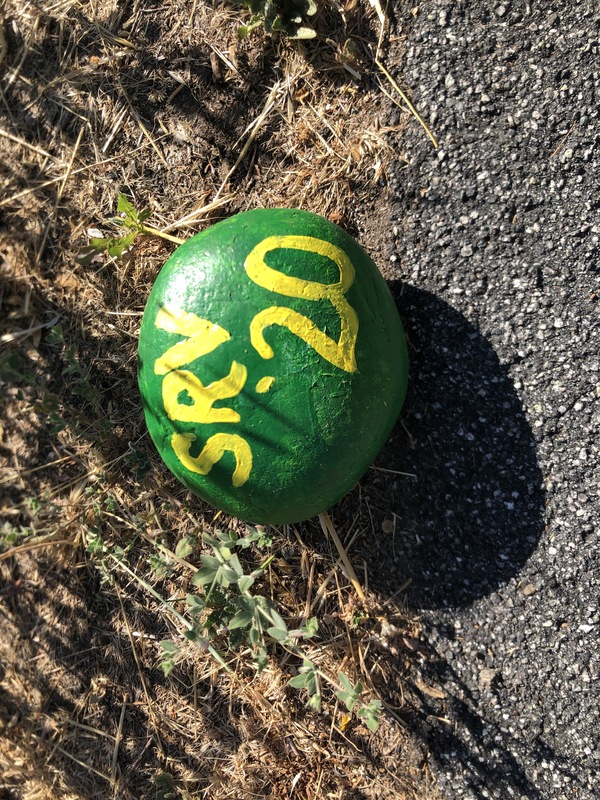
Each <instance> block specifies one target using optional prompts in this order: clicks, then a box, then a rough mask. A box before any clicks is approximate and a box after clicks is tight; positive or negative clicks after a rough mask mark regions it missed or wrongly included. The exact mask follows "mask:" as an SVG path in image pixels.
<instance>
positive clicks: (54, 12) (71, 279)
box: [0, 0, 432, 800]
mask: <svg viewBox="0 0 600 800" xmlns="http://www.w3.org/2000/svg"><path fill="white" fill-rule="evenodd" d="M3 9H4V10H3V12H2V17H0V30H2V32H3V38H2V39H0V113H1V115H2V120H1V123H0V305H1V307H2V316H1V330H0V337H1V338H0V344H1V345H2V348H3V349H2V353H1V355H0V367H1V372H2V378H3V382H2V400H1V402H2V408H3V413H2V422H1V423H0V454H1V456H2V461H1V462H0V514H1V517H2V525H3V528H2V534H1V536H2V537H3V541H4V545H5V552H4V554H3V556H2V559H1V560H0V576H1V578H0V632H1V633H0V665H1V666H0V689H1V693H0V796H1V797H7V798H23V799H24V800H34V799H35V800H38V799H39V800H46V798H48V800H50V798H56V797H60V798H65V799H67V798H77V799H79V798H86V800H91V798H102V799H104V798H109V797H121V798H129V797H132V798H133V797H137V798H142V797H143V798H146V797H147V798H151V797H161V796H162V797H165V798H166V797H169V796H171V795H169V793H168V791H170V789H169V786H172V792H173V794H172V796H174V797H182V798H185V797H210V798H215V800H221V799H223V800H224V798H236V800H241V799H242V798H253V797H297V798H307V799H308V798H311V799H312V798H327V797H336V798H337V797H356V798H401V797H416V796H419V797H420V798H425V797H427V796H429V793H430V792H431V791H432V790H431V787H430V781H429V778H428V775H427V772H426V769H425V768H424V767H422V765H421V763H420V761H419V756H418V755H417V754H416V751H415V749H414V744H413V742H412V740H411V737H410V735H409V734H408V732H407V731H406V730H405V728H404V726H403V724H402V722H401V718H400V716H398V709H399V708H400V707H401V706H402V704H403V703H404V702H405V700H404V696H403V693H404V689H403V686H404V678H405V675H407V674H409V671H410V669H411V663H412V662H413V661H414V659H415V658H416V655H415V653H416V652H418V647H416V646H415V642H416V641H417V638H418V632H417V628H416V626H415V625H414V624H413V623H412V622H411V621H410V620H408V619H407V615H406V613H405V612H404V610H403V609H402V607H401V606H399V605H398V603H397V600H386V599H385V598H381V597H377V596H375V595H374V594H373V593H372V592H369V589H368V579H367V580H365V579H364V577H363V575H364V574H363V571H362V570H361V569H359V565H357V564H355V565H354V566H355V568H356V569H357V572H358V573H359V576H360V578H361V581H362V583H363V585H364V588H365V591H366V594H367V601H368V603H367V611H366V612H364V619H363V620H362V622H361V623H360V624H355V621H356V613H357V611H358V610H359V605H358V604H357V600H356V595H355V592H354V590H353V588H352V585H351V583H350V581H349V580H348V579H347V577H346V576H345V575H344V573H343V571H342V565H341V563H340V559H339V558H338V555H337V552H335V551H333V550H331V549H330V545H329V544H328V542H326V541H324V540H323V537H322V535H321V534H320V531H319V529H318V526H317V525H316V523H315V522H312V523H307V524H305V525H303V526H296V527H294V528H284V529H282V530H280V531H278V532H277V536H276V542H275V553H276V555H277V557H276V559H275V560H274V562H273V564H272V566H271V568H270V571H269V575H268V585H267V586H266V590H267V591H268V592H269V593H270V595H271V596H272V597H273V598H274V599H276V600H277V602H278V603H279V605H280V607H281V609H282V610H283V611H284V612H285V614H286V615H287V616H288V617H289V618H290V619H296V620H299V619H302V618H306V616H307V615H308V613H316V614H317V615H318V617H319V619H320V620H321V637H320V640H319V644H318V647H316V648H315V650H314V653H313V656H314V659H315V660H316V661H317V662H318V663H319V665H320V666H321V667H322V668H323V669H324V670H326V671H328V672H330V673H331V674H332V675H335V674H336V671H337V670H338V669H344V670H345V671H346V672H347V673H348V674H349V675H351V676H353V677H357V678H358V677H360V678H361V679H362V680H363V681H364V683H365V685H366V686H367V687H368V689H369V691H371V692H372V693H373V694H374V695H381V696H382V697H383V698H384V700H385V701H386V703H387V713H386V714H385V715H384V719H383V721H382V724H381V726H380V729H379V731H378V732H377V733H376V734H372V733H370V732H369V731H368V730H367V729H366V728H365V727H364V726H362V725H360V724H358V723H357V722H356V721H354V722H351V721H350V720H349V719H347V718H346V716H345V715H344V713H343V711H342V710H341V709H340V708H339V707H338V705H337V703H336V701H335V698H334V697H333V696H332V695H331V694H329V695H327V696H326V708H325V714H324V715H322V716H318V715H314V714H310V713H307V712H306V711H305V710H304V708H303V704H302V698H301V697H300V696H299V695H298V693H296V692H293V691H291V690H290V689H289V688H288V687H287V681H288V679H289V677H290V675H291V674H292V673H293V670H294V668H295V665H294V664H293V662H291V661H289V660H286V659H285V658H280V659H273V660H272V662H271V665H270V667H269V668H268V669H267V670H265V671H264V672H263V673H262V674H261V675H256V674H255V673H254V671H253V670H252V668H251V667H250V666H249V662H248V659H247V658H245V657H244V655H243V653H242V654H235V653H233V654H228V656H227V659H228V662H229V664H230V668H231V670H232V671H233V673H234V675H235V677H232V676H231V675H230V674H228V673H227V671H225V670H224V669H223V668H221V667H220V666H219V665H218V664H216V663H215V662H214V661H212V660H211V659H210V657H209V656H208V655H207V654H204V653H201V652H200V651H198V650H195V649H193V648H190V649H189V650H188V651H187V652H186V654H185V657H184V658H183V660H182V661H181V663H180V664H179V665H178V667H177V668H176V670H175V671H174V673H173V674H172V675H171V676H170V677H169V678H168V679H166V678H164V676H163V675H162V673H161V672H160V671H159V670H158V669H157V666H156V664H157V657H158V641H159V640H160V639H162V638H168V637H178V636H179V634H180V631H178V629H177V626H176V624H175V623H174V622H173V619H172V618H171V617H170V616H169V614H168V613H166V612H165V611H164V609H163V608H161V606H159V605H158V603H157V602H156V601H155V600H154V599H153V598H152V597H149V596H148V595H147V594H146V593H144V591H143V589H142V588H141V587H140V585H139V584H138V583H136V581H134V580H132V579H131V578H130V577H128V576H127V575H126V574H125V573H122V572H118V571H117V572H115V573H114V574H113V575H112V576H111V580H110V581H108V582H106V583H101V582H100V579H99V576H98V573H97V570H96V568H95V566H94V563H93V561H92V560H91V559H90V558H89V556H88V555H87V554H86V552H85V549H84V545H85V542H86V540H87V538H88V537H89V535H90V533H91V532H93V531H96V530H98V531H100V532H101V533H102V535H103V537H104V538H105V539H106V540H107V541H109V542H110V543H112V544H114V545H119V546H128V547H129V548H130V549H129V551H128V560H129V563H130V564H131V566H132V567H133V568H134V570H136V571H137V573H138V574H139V575H140V576H142V577H143V578H144V579H147V580H150V581H151V582H152V583H153V584H154V585H156V586H158V588H159V589H160V591H161V592H162V593H163V595H164V596H165V597H166V598H170V599H171V601H172V602H173V603H174V604H176V605H177V604H178V603H180V598H181V597H182V596H183V595H184V594H185V591H186V588H187V587H188V584H189V579H190V569H189V568H187V567H186V566H185V565H177V568H176V569H175V570H174V572H173V573H172V574H171V575H170V576H169V577H168V579H165V580H161V581H159V580H157V579H156V578H155V577H153V576H152V573H151V571H150V569H149V564H148V559H149V555H150V554H152V553H159V552H161V551H160V548H159V545H160V546H162V547H163V548H164V547H167V548H169V549H170V550H174V548H175V546H176V543H177V541H179V540H180V539H181V537H183V536H184V535H186V534H188V533H196V532H198V530H210V529H211V528H213V527H214V526H219V525H227V524H230V525H232V526H236V525H239V523H237V522H236V521H235V520H228V519H225V518H223V517H222V516H220V515H215V513H214V511H213V510H212V509H210V508H209V507H207V506H205V505H203V504H202V503H200V502H199V501H197V500H196V499H194V498H193V497H191V496H190V495H189V494H188V493H187V492H186V491H185V490H184V489H183V488H182V487H181V486H179V485H178V484H177V483H176V482H175V481H174V480H173V479H172V478H171V477H170V476H169V475H168V473H167V472H166V469H165V468H164V467H162V466H161V465H160V463H159V462H158V460H157V458H156V456H155V455H154V453H153V451H152V448H151V446H150V444H149V441H148V438H147V436H146V434H145V429H144V426H143V420H142V416H141V413H140V408H139V401H138V398H137V389H136V377H135V368H136V344H137V332H138V327H139V321H140V316H141V312H142V310H143V307H144V303H145V299H146V297H147V296H148V293H149V290H150V287H151V285H152V282H153V279H154V277H155V275H156V273H157V271H158V269H159V268H160V266H161V265H162V263H163V262H164V260H165V258H166V257H167V255H168V254H169V252H170V251H171V249H172V246H171V245H169V244H167V243H165V242H164V241H161V240H159V239H150V238H146V239H142V240H140V241H139V243H137V244H136V245H135V247H134V248H133V250H132V251H130V252H129V253H128V254H127V255H126V256H125V257H124V258H123V259H122V260H120V261H118V262H117V261H113V260H110V259H100V260H99V261H96V262H93V263H92V264H91V265H90V266H84V265H83V264H81V263H80V262H78V261H77V259H76V256H77V253H78V251H79V249H80V247H81V246H82V245H83V244H85V243H86V241H87V238H88V230H89V229H90V228H94V229H95V228H98V227H100V228H101V230H102V232H106V231H107V230H108V228H107V227H106V226H105V224H104V223H103V220H105V219H107V218H108V217H110V216H111V215H112V214H113V213H114V210H115V205H116V194H117V191H124V192H125V193H126V194H127V195H128V196H129V197H130V198H131V199H132V200H133V202H134V203H135V204H136V206H137V207H138V208H141V207H145V206H148V207H150V208H151V209H152V210H153V216H152V218H151V220H150V222H151V224H152V225H154V226H155V227H157V228H161V229H168V230H170V231H173V232H174V233H176V234H177V235H179V236H183V237H185V236H187V235H189V234H190V233H191V232H193V231H195V230H198V229H199V228H200V227H201V226H204V225H207V224H210V223H211V222H214V221H215V220H217V219H219V218H220V217H221V216H222V215H224V214H230V213H233V212H235V211H241V210H244V209H246V208H250V207H256V206H301V207H303V208H306V209H309V210H314V211H317V212H319V213H321V214H324V215H326V216H329V217H330V218H331V219H332V220H333V221H335V222H337V223H340V224H343V225H345V226H346V227H347V228H349V229H350V230H351V231H352V230H354V231H356V230H357V229H359V228H364V227H365V225H368V218H369V215H370V214H371V213H372V212H373V211H374V210H376V209H378V208H381V197H380V196H381V193H382V189H381V185H382V182H383V180H382V179H383V178H384V177H385V170H386V163H387V162H388V160H389V159H390V158H391V157H393V156H394V150H393V146H392V139H390V137H389V134H390V133H391V132H392V131H390V130H389V129H386V128H385V127H382V126H381V124H380V121H379V115H380V113H381V115H382V117H383V115H384V106H383V103H384V102H387V101H384V100H383V99H382V94H381V91H380V89H379V88H378V82H377V79H376V78H375V74H376V72H375V67H374V58H375V55H376V51H377V48H378V34H379V31H378V23H377V16H376V15H375V12H374V11H373V10H372V9H370V8H369V9H367V6H366V4H363V3H359V2H358V1H357V0H356V1H355V2H348V3H345V4H343V7H339V9H341V12H340V10H339V9H338V10H336V7H335V5H334V4H332V5H329V4H325V6H324V8H323V10H322V13H321V17H320V22H319V24H320V26H321V29H322V30H327V31H328V35H327V36H326V37H325V36H323V37H322V40H321V45H320V47H318V48H314V49H312V50H309V51H305V50H304V49H303V48H302V47H301V46H299V45H296V44H293V43H290V42H285V41H271V40H270V39H267V38H266V37H264V36H262V35H261V34H257V35H256V36H255V37H253V38H252V39H250V40H249V41H246V42H243V43H239V42H237V41H236V38H235V30H236V27H237V25H238V24H239V13H238V12H237V10H236V9H235V8H234V7H232V6H230V5H229V4H225V3H220V2H216V3H214V4H207V3H202V2H196V0H187V2H184V3H175V2H164V3H161V4H160V5H151V4H149V3H147V2H144V3H142V2H141V1H140V0H134V2H133V3H131V4H128V5H123V4H120V3H117V2H116V0H90V1H89V2H81V1H80V0H39V2H30V1H29V0H27V2H23V1H22V0H7V2H6V3H5V4H4V7H3ZM4 40H5V44H6V48H5V52H4V48H3V44H4ZM240 156H241V157H240ZM215 200H218V202H216V203H215ZM207 209H208V210H207ZM57 323H58V324H60V326H61V328H62V340H61V339H58V340H56V338H55V340H54V343H53V342H52V337H49V332H50V330H51V329H53V328H54V329H55V326H56V324H57ZM150 462H151V463H152V465H153V466H152V469H151V470H148V469H147V466H148V464H149V463H150ZM336 524H337V526H338V531H339V533H340V536H341V537H342V539H343V541H344V545H345V548H346V549H347V550H348V552H349V556H350V558H352V542H353V541H356V540H360V539H361V538H364V537H369V536H374V535H376V532H375V530H374V527H373V526H374V523H373V520H372V515H371V510H370V508H368V507H365V504H364V503H363V502H362V501H361V496H360V493H354V494H353V495H352V496H351V497H350V498H348V500H347V501H345V502H344V503H343V504H342V505H341V506H340V508H339V509H338V510H337V521H336ZM8 547H10V548H12V549H11V550H10V551H9V550H7V548H8ZM197 555H198V554H197V553H196V554H194V556H191V557H190V558H192V559H197ZM353 620H354V622H353ZM165 775H166V776H167V777H164V776H165ZM161 776H163V777H161ZM161 781H162V782H163V783H162V789H161ZM161 792H162V795H161Z"/></svg>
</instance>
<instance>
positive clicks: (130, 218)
mask: <svg viewBox="0 0 600 800" xmlns="http://www.w3.org/2000/svg"><path fill="white" fill-rule="evenodd" d="M117 198H118V199H117V214H120V216H118V217H111V218H110V219H108V220H107V222H108V223H109V224H111V225H113V226H115V227H116V228H118V229H120V230H121V231H123V233H122V235H121V236H111V237H108V238H100V237H97V238H92V239H90V241H89V244H87V245H86V246H85V247H83V248H82V249H81V250H80V252H79V255H78V257H77V260H78V261H79V263H80V264H82V265H84V266H87V265H89V264H91V262H92V261H93V259H94V258H95V257H96V256H97V255H100V254H102V253H108V255H109V256H112V258H121V256H122V255H123V254H124V253H125V252H126V251H127V250H129V249H130V248H131V247H132V246H133V244H134V242H135V240H136V239H137V238H138V237H139V236H159V237H160V238H162V239H166V240H167V241H169V242H173V243H175V244H182V243H183V240H182V239H179V238H178V237H176V236H171V235H170V234H168V233H164V232H163V231H159V230H158V229H157V228H153V227H152V226H150V225H147V224H146V220H147V219H148V218H149V217H151V216H152V211H151V210H150V209H148V208H146V209H144V210H143V211H138V210H137V209H136V207H135V206H134V205H133V203H132V202H131V201H130V200H128V199H127V198H126V197H125V195H124V194H119V195H118V196H117Z"/></svg>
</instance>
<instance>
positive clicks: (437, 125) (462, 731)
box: [387, 0, 600, 800]
mask: <svg viewBox="0 0 600 800" xmlns="http://www.w3.org/2000/svg"><path fill="white" fill-rule="evenodd" d="M415 6H416V4H415ZM396 13H397V20H398V21H401V23H402V25H403V33H404V34H405V35H406V40H405V42H404V45H403V47H404V51H403V55H402V57H401V68H400V69H401V72H402V76H403V79H404V81H405V82H406V84H407V85H408V86H410V87H411V91H412V95H413V97H414V99H415V101H416V103H417V106H418V108H419V109H420V110H421V111H422V112H423V114H424V116H425V117H426V118H427V119H428V122H429V123H430V125H431V127H432V129H433V131H434V132H435V134H436V136H437V138H438V140H439V145H440V146H439V149H437V150H435V149H434V148H433V147H432V146H431V143H430V142H429V140H428V139H427V137H426V136H425V135H424V134H423V132H422V130H421V129H420V128H419V127H418V125H417V123H416V122H414V121H412V122H411V123H410V126H409V131H408V132H407V133H406V134H405V135H404V138H403V139H402V144H403V146H404V148H405V153H406V157H407V160H408V162H409V163H408V165H407V166H402V165H400V164H399V165H398V168H397V170H396V173H395V175H394V176H393V177H392V179H391V186H392V189H393V193H394V200H393V209H392V226H393V234H391V235H393V239H392V240H391V241H390V247H389V252H388V255H389V258H390V263H389V268H388V270H387V272H388V275H393V276H395V277H396V278H397V279H402V280H403V281H404V282H405V286H404V288H403V289H402V290H400V292H399V300H398V302H399V306H400V309H401V313H402V315H403V317H404V319H405V322H406V328H407V334H408V337H409V340H410V347H411V355H412V371H411V393H410V396H409V398H408V402H407V410H406V412H405V418H404V420H403V423H404V426H405V428H406V430H407V431H408V432H409V434H410V445H398V448H397V453H396V456H397V459H398V462H397V464H398V469H403V470H406V471H408V472H414V473H416V474H417V476H418V478H417V480H416V481H413V482H412V484H411V486H410V487H409V490H407V489H406V488H403V485H402V484H401V482H398V486H397V491H396V493H395V495H394V502H395V507H394V510H395V511H396V513H397V514H398V519H400V520H402V521H403V527H405V528H406V530H405V531H403V536H400V537H397V542H396V548H397V553H396V559H397V563H398V564H401V565H402V569H403V570H405V571H408V572H409V573H410V576H411V577H412V581H413V584H412V585H413V589H412V595H411V597H410V601H411V602H412V605H413V607H415V608H418V609H419V610H421V611H422V612H423V620H424V625H425V628H426V634H427V637H428V640H429V643H430V645H431V647H432V649H433V650H434V651H435V653H436V657H435V658H434V659H432V660H431V661H430V662H429V663H426V664H424V666H423V670H424V672H425V673H426V674H425V676H424V677H426V678H427V680H428V681H429V682H435V683H436V685H438V686H441V687H443V689H444V692H445V694H446V697H445V699H443V700H440V699H435V698H424V702H425V704H426V710H427V713H425V714H423V715H422V719H421V720H420V724H421V734H422V736H423V737H425V739H426V741H427V744H428V748H429V751H430V757H429V758H430V764H431V767H432V770H433V771H434V774H435V776H436V778H437V781H438V785H439V789H440V793H441V795H442V796H443V797H447V798H449V799H450V800H454V798H469V799H470V798H478V799H479V798H501V799H502V800H504V798H507V800H508V798H517V799H519V800H525V798H527V800H533V799H534V798H535V799H539V800H546V799H549V798H557V800H558V798H561V799H562V798H582V799H583V800H588V799H589V800H592V798H594V799H597V798H598V797H600V691H599V689H600V681H599V664H600V647H599V644H600V608H599V597H600V554H599V550H598V522H599V517H600V513H599V502H598V501H599V492H600V457H599V449H600V439H599V433H598V432H599V431H600V414H599V405H600V404H599V399H600V371H599V370H600V336H599V335H598V330H599V327H600V325H599V321H600V313H599V312H600V298H599V295H600V282H599V280H598V261H599V255H600V248H599V237H600V214H599V208H600V191H599V189H600V186H599V176H600V132H599V128H598V119H599V114H598V109H599V106H598V91H599V87H600V59H599V51H600V45H599V23H600V9H599V7H598V5H597V4H596V3H594V2H592V1H591V0H590V1H589V2H585V1H583V2H577V0H571V2H567V1H566V0H563V1H562V2H546V3H533V2H531V3H529V2H525V1H524V0H519V1H518V2H517V0H515V1H514V2H510V0H507V2H504V3H500V2H498V3H494V2H482V3H463V2H452V1H451V0H429V2H427V3H424V4H421V5H419V6H418V8H417V9H416V10H415V12H414V14H413V15H411V13H410V11H409V9H408V7H406V8H405V7H402V8H400V6H399V5H397V9H396ZM393 121H394V120H393V119H392V122H393ZM397 438H398V439H400V436H398V437H397ZM403 577H404V576H403ZM436 717H444V718H446V720H447V722H443V721H440V720H439V719H436Z"/></svg>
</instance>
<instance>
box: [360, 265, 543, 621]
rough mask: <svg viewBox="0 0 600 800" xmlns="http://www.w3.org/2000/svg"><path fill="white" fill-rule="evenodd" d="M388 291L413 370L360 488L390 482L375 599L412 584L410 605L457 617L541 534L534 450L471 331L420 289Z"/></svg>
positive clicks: (497, 371) (492, 360) (506, 380)
mask: <svg viewBox="0 0 600 800" xmlns="http://www.w3.org/2000/svg"><path fill="white" fill-rule="evenodd" d="M390 289H391V291H392V294H393V295H394V296H395V298H396V301H397V304H398V307H399V311H400V314H401V317H402V319H403V321H404V324H405V329H406V333H407V338H408V341H409V357H410V361H411V363H410V377H409V391H408V396H407V399H406V402H405V406H404V410H403V412H402V415H401V418H400V421H399V423H398V424H397V426H396V429H395V431H394V435H393V436H392V438H391V439H390V441H389V442H388V444H387V446H386V448H385V449H384V451H383V452H382V453H381V455H380V457H379V458H378V460H377V464H376V467H375V472H371V473H370V476H369V479H368V481H367V485H366V486H365V487H364V488H365V489H367V490H368V489H369V484H370V483H372V482H373V483H375V482H377V481H379V483H382V482H383V481H382V478H383V476H385V477H390V478H392V480H390V481H388V482H387V483H388V486H387V489H386V494H387V497H386V498H385V501H386V502H385V505H386V508H387V509H391V511H392V512H393V515H394V532H393V533H392V534H391V537H392V541H391V542H390V541H389V538H388V539H386V540H382V536H385V534H382V536H380V537H378V538H379V539H380V540H381V544H378V550H380V551H386V550H387V553H386V552H380V553H378V554H377V563H373V558H374V556H373V548H371V550H370V557H369V559H368V560H369V562H370V563H369V566H370V570H371V573H372V577H373V581H374V584H375V586H374V588H378V589H379V590H380V591H382V593H383V594H387V595H388V596H389V595H390V593H393V592H394V587H396V589H395V591H397V588H398V587H399V586H401V585H402V583H403V582H405V581H406V580H407V579H410V580H411V582H412V585H411V589H410V595H409V602H410V605H411V606H413V607H417V608H420V609H433V608H459V607H465V606H468V605H470V604H472V603H473V602H474V601H476V600H477V599H479V598H481V597H484V596H487V595H489V594H491V593H492V592H493V591H494V590H495V589H497V588H498V587H499V586H501V585H502V584H504V583H506V582H507V581H508V580H509V579H510V578H512V577H514V576H515V575H517V574H518V572H519V570H520V569H521V568H522V566H523V565H524V563H525V562H526V560H527V559H528V557H529V556H530V554H531V552H532V550H533V549H534V547H535V545H536V543H537V541H538V538H539V536H540V534H541V532H542V528H543V509H544V493H543V488H542V474H541V471H540V468H539V465H538V461H537V456H536V448H535V440H534V436H533V433H532V430H531V428H530V425H529V423H528V421H527V418H526V415H525V412H524V409H523V406H522V404H521V401H520V400H519V397H518V396H517V393H516V391H515V388H514V386H513V383H512V381H511V379H510V376H509V374H508V372H507V369H506V367H505V366H504V365H503V364H501V362H500V360H499V358H498V355H497V354H496V352H495V351H494V349H493V347H492V346H491V344H490V343H489V342H488V341H487V339H486V338H485V337H484V336H483V335H482V334H481V333H480V332H479V331H478V330H477V328H475V327H474V326H473V325H472V324H471V323H470V322H469V321H468V320H467V319H466V318H465V317H464V316H463V315H462V314H461V313H459V312H458V311H456V310H455V309H453V308H452V307H451V306H450V305H448V304H447V303H445V302H444V301H442V300H440V299H439V298H437V297H435V296H434V295H432V294H430V293H429V292H427V291H425V290H423V289H419V288H417V287H414V286H410V285H406V284H400V282H399V281H397V282H391V284H390ZM377 468H379V469H383V470H394V471H398V472H400V473H410V475H412V476H414V477H410V476H409V475H403V474H399V475H395V474H394V473H391V472H390V473H386V472H379V473H378V472H377V471H376V470H377ZM380 491H381V489H380V490H379V492H380ZM379 492H377V494H379ZM389 536H390V534H388V537H389ZM390 551H391V552H390Z"/></svg>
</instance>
